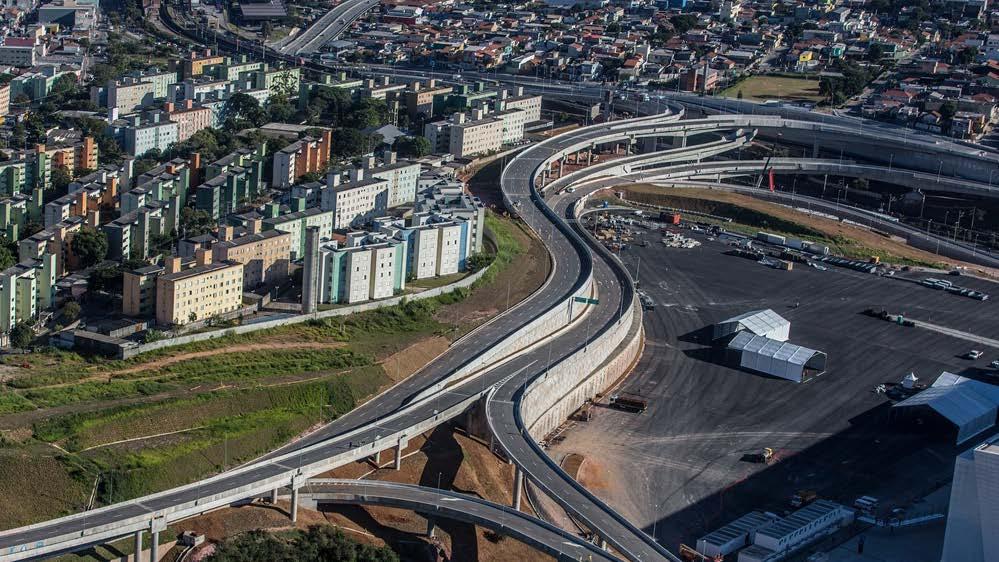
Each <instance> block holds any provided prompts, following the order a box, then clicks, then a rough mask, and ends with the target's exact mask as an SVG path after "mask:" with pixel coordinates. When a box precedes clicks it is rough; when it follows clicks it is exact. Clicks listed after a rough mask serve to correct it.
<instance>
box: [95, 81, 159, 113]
mask: <svg viewBox="0 0 999 562" xmlns="http://www.w3.org/2000/svg"><path fill="white" fill-rule="evenodd" d="M97 92H98V95H99V90H97ZM105 92H106V95H107V102H106V107H107V108H108V109H110V110H117V111H118V112H119V113H121V114H122V115H125V114H128V113H133V112H135V111H139V110H141V109H144V108H146V107H150V106H152V105H153V101H154V100H155V99H156V85H155V84H153V83H152V82H145V81H142V80H140V79H139V78H137V77H135V76H126V77H124V78H122V79H120V80H108V83H107V86H106V87H105ZM93 96H94V91H93V90H92V92H91V101H93Z"/></svg>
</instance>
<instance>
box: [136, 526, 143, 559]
mask: <svg viewBox="0 0 999 562" xmlns="http://www.w3.org/2000/svg"><path fill="white" fill-rule="evenodd" d="M135 562H142V529H139V530H138V531H136V532H135Z"/></svg>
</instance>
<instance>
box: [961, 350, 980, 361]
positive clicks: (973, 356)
mask: <svg viewBox="0 0 999 562" xmlns="http://www.w3.org/2000/svg"><path fill="white" fill-rule="evenodd" d="M982 355H984V353H982V352H981V351H978V350H977V349H972V350H971V351H969V352H967V353H965V354H964V358H965V359H980V358H981V357H982Z"/></svg>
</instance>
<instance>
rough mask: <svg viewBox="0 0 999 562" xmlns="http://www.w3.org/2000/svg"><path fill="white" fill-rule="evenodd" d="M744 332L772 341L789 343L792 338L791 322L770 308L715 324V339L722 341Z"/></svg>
mask: <svg viewBox="0 0 999 562" xmlns="http://www.w3.org/2000/svg"><path fill="white" fill-rule="evenodd" d="M742 330H748V331H749V332H752V333H753V334H756V335H757V336H763V337H765V338H769V339H772V340H777V341H787V339H788V338H789V337H791V322H789V321H788V320H787V319H786V318H784V317H783V316H781V315H780V314H777V313H776V312H774V311H773V310H771V309H769V308H766V309H763V310H754V311H752V312H746V313H744V314H740V315H738V316H733V317H732V318H729V319H728V320H724V321H722V322H719V323H717V324H715V329H714V339H716V340H717V339H721V338H724V337H726V336H729V335H732V334H734V333H736V332H740V331H742Z"/></svg>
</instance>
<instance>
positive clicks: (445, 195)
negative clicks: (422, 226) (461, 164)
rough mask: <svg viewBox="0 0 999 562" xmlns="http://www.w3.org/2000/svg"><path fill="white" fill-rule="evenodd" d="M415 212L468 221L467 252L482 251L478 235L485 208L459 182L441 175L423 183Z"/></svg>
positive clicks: (484, 220) (480, 231)
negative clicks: (434, 179)
mask: <svg viewBox="0 0 999 562" xmlns="http://www.w3.org/2000/svg"><path fill="white" fill-rule="evenodd" d="M413 214H414V216H415V215H421V214H422V215H436V216H440V217H445V218H448V219H451V220H462V221H466V222H467V223H468V226H469V229H470V230H471V244H470V247H469V252H470V253H472V254H475V253H479V252H482V237H483V233H484V231H485V222H486V208H485V205H483V204H482V201H480V200H479V198H478V197H473V196H471V195H469V194H468V193H465V186H464V184H463V183H461V182H459V181H454V180H448V179H442V180H439V181H437V182H436V183H433V184H431V185H430V186H428V187H426V188H425V189H424V190H423V191H422V192H421V193H420V196H419V198H417V200H416V205H415V206H414V208H413Z"/></svg>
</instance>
